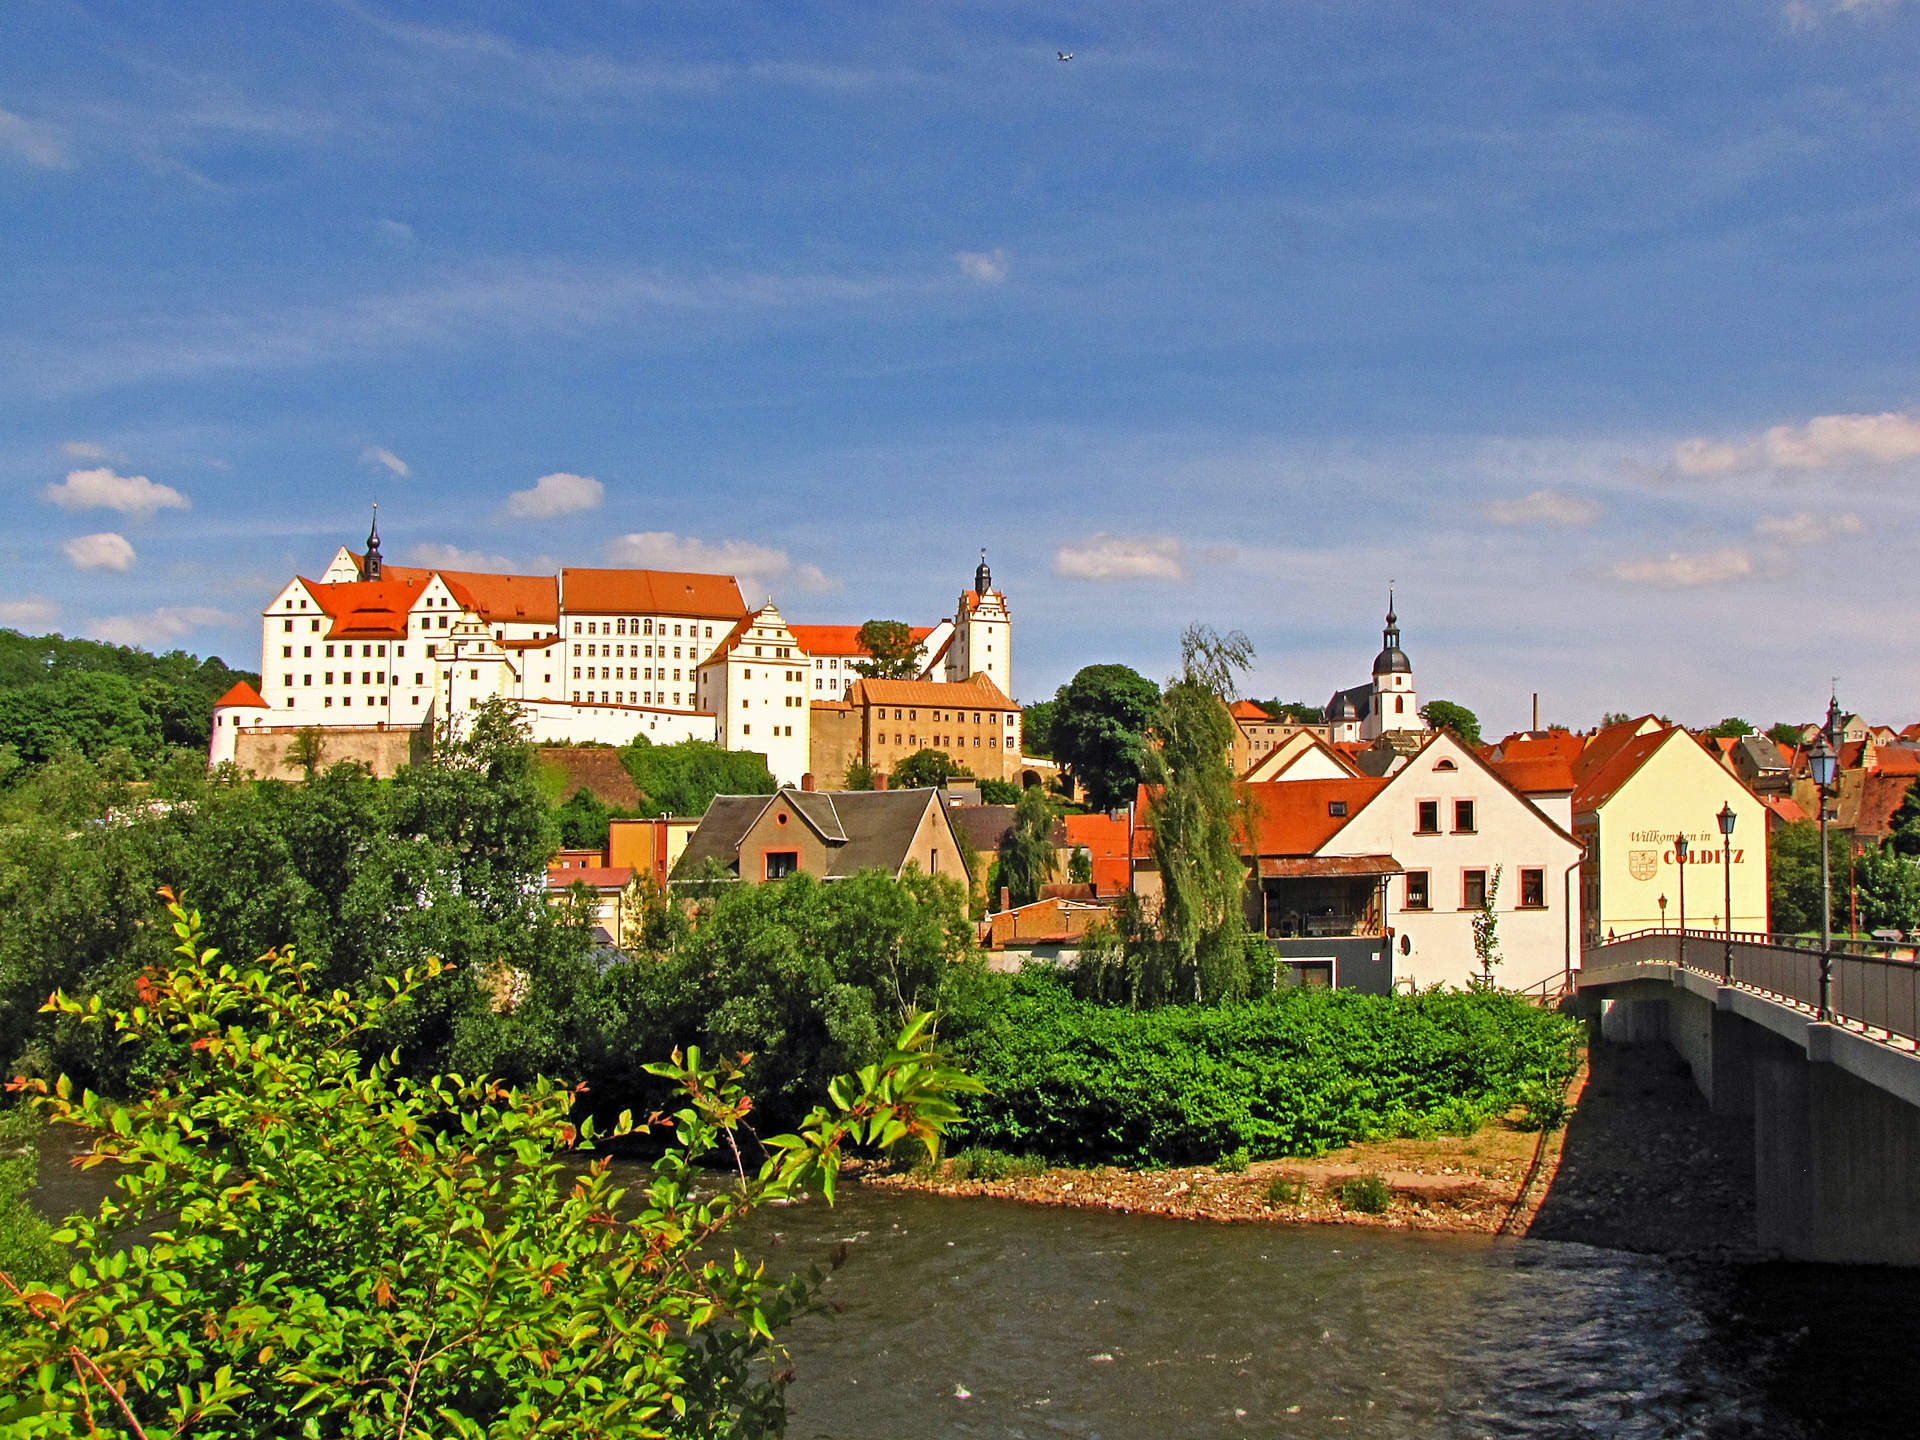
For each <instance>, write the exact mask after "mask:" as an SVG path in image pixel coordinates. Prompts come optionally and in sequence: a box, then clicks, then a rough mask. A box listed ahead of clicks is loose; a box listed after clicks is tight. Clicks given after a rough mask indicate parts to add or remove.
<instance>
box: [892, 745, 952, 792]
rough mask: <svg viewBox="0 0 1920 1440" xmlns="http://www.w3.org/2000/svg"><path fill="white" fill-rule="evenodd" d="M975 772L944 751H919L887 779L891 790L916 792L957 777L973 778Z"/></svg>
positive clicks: (904, 761)
mask: <svg viewBox="0 0 1920 1440" xmlns="http://www.w3.org/2000/svg"><path fill="white" fill-rule="evenodd" d="M972 774H973V772H972V771H971V770H969V769H968V768H967V767H966V766H964V765H962V764H961V763H960V762H959V761H958V760H956V759H954V758H953V757H952V756H951V755H949V754H947V752H946V751H944V750H929V749H924V748H923V749H919V750H916V751H914V752H913V754H911V755H909V756H907V757H906V758H905V759H904V760H902V761H901V762H900V763H899V764H897V765H895V766H894V767H893V774H891V775H890V776H888V777H887V788H888V789H890V790H914V789H922V788H927V787H937V786H940V785H944V784H946V783H947V781H949V780H952V779H954V778H955V777H956V776H968V777H971V776H972Z"/></svg>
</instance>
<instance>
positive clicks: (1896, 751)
mask: <svg viewBox="0 0 1920 1440" xmlns="http://www.w3.org/2000/svg"><path fill="white" fill-rule="evenodd" d="M1871 773H1873V774H1875V775H1909V776H1913V775H1920V750H1909V749H1907V748H1906V747H1905V746H1901V745H1880V746H1876V747H1875V749H1874V752H1873V767H1872V771H1871Z"/></svg>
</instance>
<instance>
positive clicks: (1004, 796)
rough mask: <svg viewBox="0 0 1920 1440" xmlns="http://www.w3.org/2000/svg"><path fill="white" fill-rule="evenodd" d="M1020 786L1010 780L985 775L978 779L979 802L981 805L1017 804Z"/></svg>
mask: <svg viewBox="0 0 1920 1440" xmlns="http://www.w3.org/2000/svg"><path fill="white" fill-rule="evenodd" d="M1020 795H1021V790H1020V787H1019V786H1018V785H1016V784H1014V783H1013V781H1011V780H995V779H994V778H993V777H992V776H986V777H984V778H983V779H982V780H981V781H980V803H981V804H982V805H1018V804H1019V803H1020Z"/></svg>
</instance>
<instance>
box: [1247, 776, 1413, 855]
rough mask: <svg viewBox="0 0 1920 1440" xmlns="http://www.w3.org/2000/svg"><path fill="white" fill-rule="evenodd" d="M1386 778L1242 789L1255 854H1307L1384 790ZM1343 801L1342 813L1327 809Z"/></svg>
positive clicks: (1294, 782) (1267, 784)
mask: <svg viewBox="0 0 1920 1440" xmlns="http://www.w3.org/2000/svg"><path fill="white" fill-rule="evenodd" d="M1389 783H1390V782H1388V781H1386V780H1374V779H1355V780H1273V781H1265V782H1259V783H1255V784H1252V785H1242V786H1241V787H1240V793H1241V794H1242V795H1243V796H1244V797H1245V799H1246V802H1247V831H1248V835H1247V840H1248V841H1249V842H1250V843H1251V847H1252V849H1251V853H1253V854H1255V855H1311V854H1313V852H1314V851H1316V850H1318V849H1319V848H1320V847H1321V846H1322V845H1324V844H1326V843H1327V841H1329V840H1331V839H1332V838H1333V837H1334V836H1335V835H1336V834H1338V833H1339V832H1340V830H1341V828H1342V827H1343V826H1344V825H1345V824H1346V823H1347V821H1349V820H1351V819H1352V818H1353V817H1354V816H1355V815H1358V814H1359V813H1360V811H1361V810H1362V809H1363V808H1365V806H1366V804H1367V802H1368V801H1369V800H1371V799H1373V797H1374V796H1376V795H1378V794H1379V793H1380V792H1381V791H1382V790H1384V789H1386V788H1387V785H1388V784H1389ZM1342 802H1344V807H1345V810H1346V814H1344V815H1333V814H1330V813H1329V807H1330V806H1332V805H1334V804H1338V803H1342Z"/></svg>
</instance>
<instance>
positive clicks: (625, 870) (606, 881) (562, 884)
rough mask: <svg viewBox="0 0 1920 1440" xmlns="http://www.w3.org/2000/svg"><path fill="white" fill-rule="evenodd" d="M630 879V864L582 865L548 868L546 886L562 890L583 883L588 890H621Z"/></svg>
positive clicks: (631, 877)
mask: <svg viewBox="0 0 1920 1440" xmlns="http://www.w3.org/2000/svg"><path fill="white" fill-rule="evenodd" d="M631 879H633V867H632V866H631V865H583V866H580V867H578V868H575V869H571V870H549V871H548V872H547V888H548V889H549V890H564V889H566V888H567V887H568V886H569V885H585V886H586V887H587V888H588V889H590V890H623V889H625V888H626V885H627V882H628V881H629V880H631Z"/></svg>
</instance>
